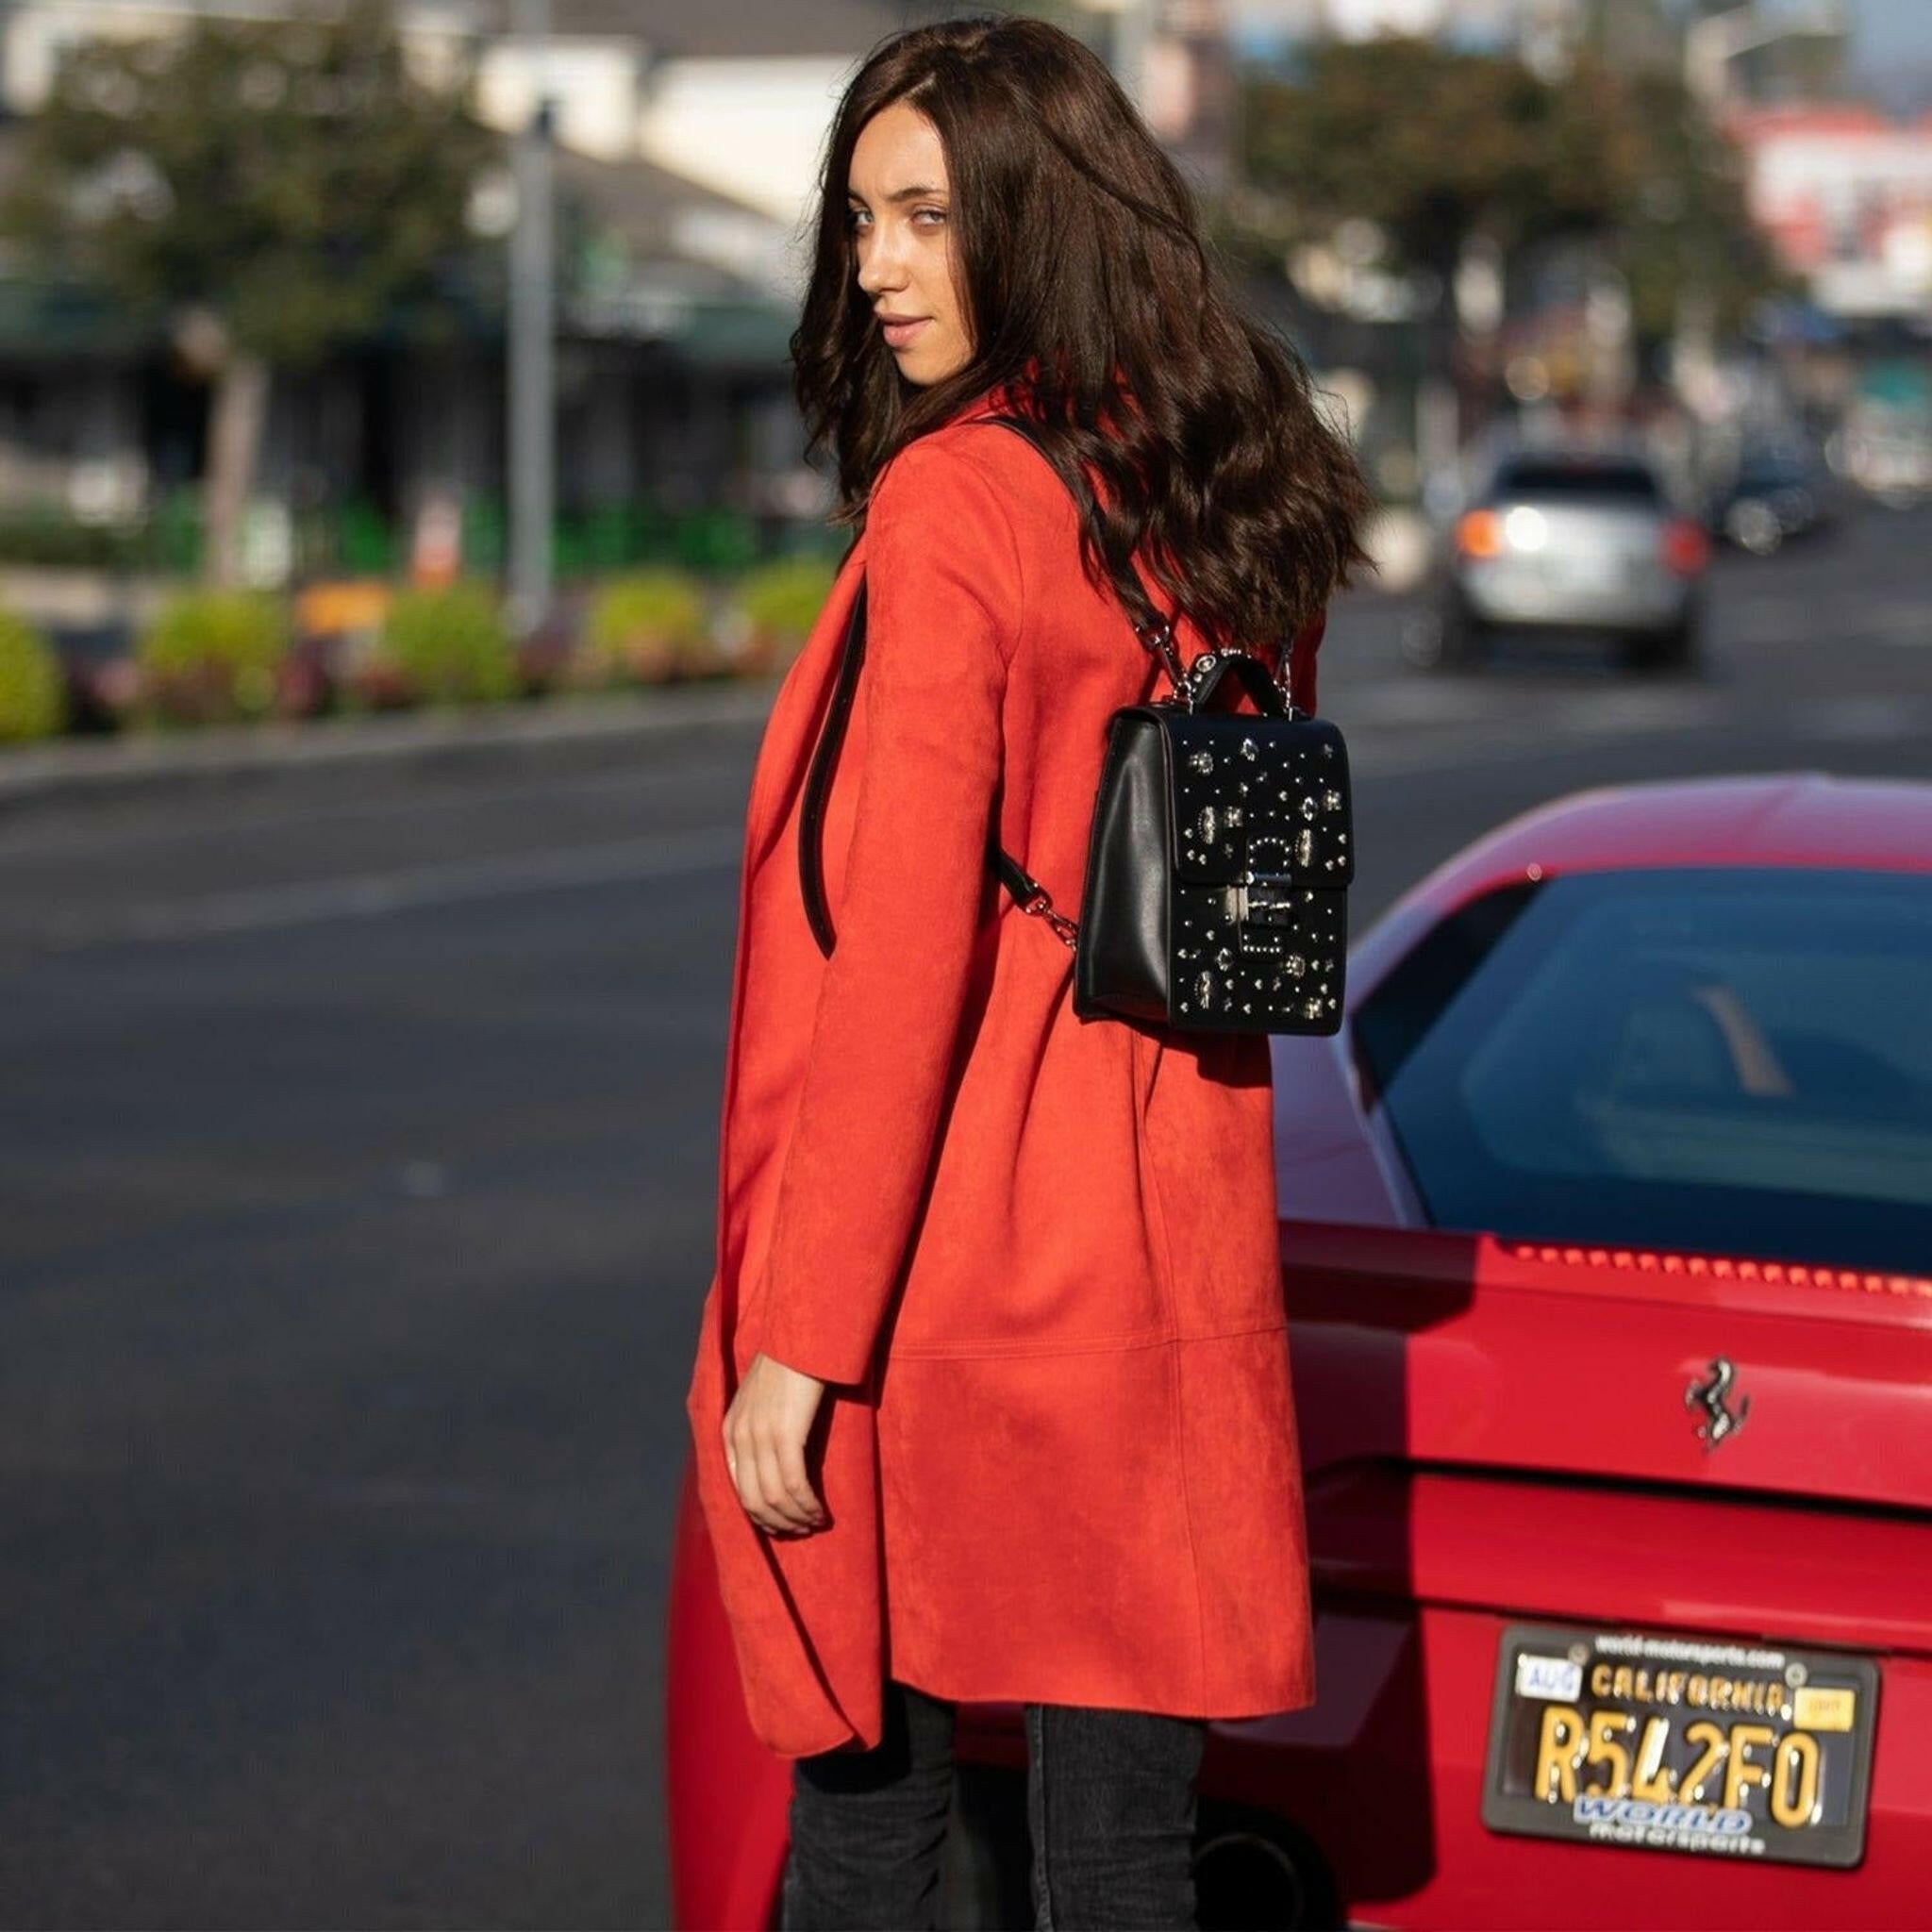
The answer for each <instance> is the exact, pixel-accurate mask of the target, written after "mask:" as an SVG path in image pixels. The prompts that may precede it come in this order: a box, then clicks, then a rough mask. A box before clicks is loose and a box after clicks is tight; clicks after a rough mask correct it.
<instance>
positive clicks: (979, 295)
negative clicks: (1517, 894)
mask: <svg viewBox="0 0 1932 1932" xmlns="http://www.w3.org/2000/svg"><path fill="white" fill-rule="evenodd" d="M792 347H793V352H794V358H795V361H796V368H797V383H798V391H799V396H800V400H801V403H802V406H803V408H804V410H805V414H806V419H807V423H808V428H809V430H810V434H811V443H812V446H813V447H814V448H820V447H829V449H830V450H831V452H832V453H833V454H834V456H835V457H836V458H837V463H838V474H839V482H840V487H841V494H842V508H841V519H842V520H843V521H846V522H850V523H860V522H862V525H863V527H862V530H861V532H860V534H859V535H858V539H857V541H856V542H855V544H854V546H853V548H852V550H851V551H850V552H849V553H848V555H847V557H846V559H845V562H844V565H843V567H842V568H841V572H840V575H839V577H838V580H837V583H836V585H835V587H834V589H833V591H832V594H831V596H830V598H829V600H828V601H827V604H826V606H825V608H824V611H823V613H822V614H821V616H820V619H819V621H818V624H817V625H815V627H814V629H813V631H812V634H811V637H810V639H809V640H808V643H807V645H806V648H805V650H804V651H803V653H802V654H801V656H800V657H799V658H798V659H797V661H796V662H795V663H794V665H793V666H792V668H791V672H790V673H789V674H788V675H787V677H786V679H785V681H784V684H783V686H782V688H781V689H780V691H779V693H778V696H777V699H776V702H775V704H774V709H773V712H772V716H771V720H770V723H769V724H768V726H767V728H766V733H765V738H764V741H763V744H762V746H761V748H760V751H759V755H758V766H757V771H756V774H755V775H754V778H753V781H752V788H751V796H750V801H749V805H748V809H747V825H746V835H745V858H744V872H743V878H742V883H741V901H740V908H739V944H738V955H737V961H736V968H735V974H734V984H733V991H732V1005H731V1021H730V1029H729V1044H728V1048H727V1060H726V1071H725V1077H724V1108H723V1121H722V1147H721V1158H720V1191H719V1230H718V1259H719V1265H718V1273H717V1274H716V1276H715V1278H714V1279H713V1281H712V1283H711V1287H710V1290H709V1291H708V1295H707V1297H706V1303H705V1309H704V1318H703V1328H702V1333H701V1336H700V1344H699V1351H698V1359H697V1363H696V1368H695V1372H694V1374H693V1376H692V1380H691V1391H690V1395H689V1398H688V1403H687V1407H688V1410H689V1414H690V1418H691V1427H692V1432H693V1439H694V1442H695V1447H696V1464H697V1482H698V1488H699V1494H700V1499H701V1502H702V1505H703V1507H704V1510H705V1515H706V1520H707V1524H708V1529H709V1533H710V1537H711V1541H712V1542H713V1544H714V1547H715V1550H716V1555H717V1560H718V1568H719V1576H720V1583H721V1589H722V1591H723V1593H724V1601H725V1607H726V1610H727V1613H728V1615H729V1618H730V1622H731V1626H732V1632H733V1639H734V1643H735V1646H736V1649H737V1655H738V1660H739V1666H740V1671H741V1676H742V1680H743V1685H744V1691H745V1699H746V1707H747V1710H748V1713H749V1715H750V1718H751V1722H752V1724H753V1726H754V1728H755V1729H756V1730H757V1732H758V1735H759V1737H760V1738H762V1739H763V1740H765V1741H766V1742H767V1743H768V1744H769V1745H770V1746H771V1747H772V1748H773V1749H774V1751H776V1752H778V1753H780V1754H781V1755H784V1756H789V1757H793V1758H795V1759H796V1764H795V1767H794V1776H793V1796H792V1802H791V1821H790V1822H791V1857H790V1862H789V1864H788V1868H787V1874H786V1883H785V1889H784V1890H785V1898H784V1912H785V1921H786V1923H787V1924H789V1925H791V1926H794V1927H798V1926H821V1925H824V1926H829V1925H839V1926H857V1925H916V1924H930V1923H931V1915H932V1912H933V1909H934V1892H935V1888H936V1884H937V1874H938V1860H939V1855H940V1851H941V1845H942V1842H943V1834H944V1824H945V1814H946V1800H947V1791H948V1782H949V1775H950V1752H951V1743H952V1722H953V1710H954V1707H955V1706H956V1705H957V1703H958V1701H959V1700H961V1699H970V1700H981V1699H996V1700H1005V1701H1012V1702H1018V1703H1021V1704H1024V1707H1025V1717H1026V1730H1027V1738H1028V1744H1029V1754H1030V1759H1029V1761H1030V1771H1029V1780H1028V1800H1029V1807H1030V1818H1031V1824H1032V1839H1033V1848H1034V1868H1033V1891H1034V1902H1035V1908H1036V1913H1037V1915H1038V1923H1039V1924H1042V1925H1069V1926H1071V1925H1084V1924H1108V1925H1129V1924H1162V1925H1167V1924H1191V1923H1192V1916H1193V1892H1192V1882H1191V1872H1190V1859H1189V1851H1190V1838H1191V1831H1192V1826H1193V1821H1194V1802H1195V1779H1196V1775H1197V1772H1198V1768H1199V1760H1200V1755H1201V1749H1202V1744H1203V1740H1204V1733H1205V1729H1206V1724H1207V1721H1208V1719H1210V1718H1217V1717H1225V1718H1232V1717H1242V1716H1254V1715H1258V1714H1261V1713H1265V1712H1270V1711H1276V1710H1283V1709H1289V1708H1292V1707H1296V1706H1299V1705H1301V1704H1303V1703H1305V1702H1307V1699H1308V1698H1309V1697H1310V1695H1311V1694H1312V1683H1311V1678H1312V1672H1311V1662H1310V1649H1309V1625H1308V1611H1307V1572H1306V1557H1305V1544H1304V1535H1303V1523H1302V1507H1301V1491H1300V1477H1299V1469H1298V1465H1297V1461H1296V1452H1295V1442H1294V1425H1293V1415H1292V1410H1291V1398H1290V1390H1289V1374H1288V1356H1287V1338H1286V1332H1285V1317H1284V1312H1283V1305H1282V1298H1281V1281H1280V1273H1279V1257H1278V1253H1277V1248H1276V1240H1277V1234H1276V1224H1275V1214H1274V1168H1273V1120H1272V1095H1271V1085H1270V1080H1271V1060H1270V1056H1269V1051H1268V1042H1267V1041H1266V1039H1265V1037H1263V1036H1259V1035H1211V1034H1201V1035H1193V1036H1188V1037H1170V1036H1167V1035H1165V1034H1164V1033H1163V1032H1161V1031H1160V1030H1158V1029H1154V1028H1149V1027H1141V1026H1137V1025H1133V1024H1126V1023H1124V1022H1120V1021H1115V1020H1099V1021H1093V1022H1082V1021H1079V1020H1076V1019H1075V1018H1074V1015H1073V1013H1072V1010H1071V1007H1070V1002H1069V992H1070V982H1071V977H1072V959H1073V955H1072V954H1071V953H1070V952H1069V951H1068V950H1067V948H1066V947H1065V946H1064V945H1062V944H1060V943H1059V942H1058V940H1057V938H1056V936H1055V932H1054V930H1053V929H1052V928H1051V927H1050V925H1049V924H1047V923H1046V922H1044V921H1043V920H1041V919H1037V918H1029V917H1027V916H1025V913H1024V909H1023V908H1021V907H1019V906H1018V905H1017V904H1016V903H1015V902H1014V901H1013V900H1012V899H1011V898H1009V897H1007V896H1006V895H1004V893H1003V892H1002V891H1001V889H1000V888H999V886H998V884H997V880H996V876H995V874H993V872H992V871H991V868H990V866H989V863H988V841H989V838H990V836H991V833H992V832H993V831H994V829H995V828H996V830H997V835H998V838H999V842H1000V843H1001V844H1002V845H1004V846H1005V847H1006V849H1007V850H1008V851H1009V852H1011V853H1012V854H1014V855H1015V857H1017V858H1019V860H1020V862H1021V863H1022V864H1023V865H1024V867H1025V868H1026V870H1027V871H1028V872H1029V873H1031V874H1033V875H1034V876H1035V877H1037V878H1038V879H1040V880H1041V882H1042V883H1043V884H1044V885H1045V886H1046V887H1047V889H1048V890H1049V891H1050V892H1051V894H1052V897H1053V900H1054V901H1055V902H1056V905H1057V907H1058V909H1060V910H1062V911H1064V912H1066V913H1069V914H1073V915H1077V911H1078V904H1077V902H1078V897H1079V891H1080V887H1081V882H1082V878H1083V874H1084V865H1085V858H1086V849H1087V835H1088V824H1089V814H1090V812H1091V807H1092V802H1093V796H1094V790H1095V786H1096V783H1097V781H1098V776H1099V769H1100V759H1101V755H1102V750H1103V741H1104V739H1105V735H1106V725H1107V720H1108V716H1109V715H1110V714H1111V713H1112V712H1113V711H1114V710H1115V709H1116V708H1119V707H1120V706H1122V705H1126V704H1133V703H1140V702H1144V701H1146V700H1148V699H1149V698H1152V697H1154V696H1157V695H1159V694H1160V691H1161V690H1162V689H1163V674H1162V673H1161V672H1160V670H1159V668H1158V661H1157V660H1156V659H1155V658H1153V657H1152V656H1151V655H1150V654H1149V653H1148V652H1147V651H1146V650H1144V649H1143V648H1142V647H1141V644H1140V643H1139V642H1138V641H1137V640H1136V637H1135V634H1134V630H1133V628H1132V625H1131V624H1130V621H1129V613H1128V611H1127V610H1126V609H1125V608H1124V606H1123V604H1122V601H1121V597H1120V595H1118V594H1116V591H1115V588H1114V586H1115V585H1116V584H1117V583H1121V584H1124V583H1126V582H1127V581H1128V579H1127V578H1126V575H1125V565H1126V563H1127V560H1128V559H1129V558H1133V560H1134V561H1135V562H1136V563H1137V564H1138V565H1139V566H1140V568H1141V572H1142V574H1143V575H1144V576H1145V578H1146V580H1147V581H1148V582H1149V584H1150V585H1152V586H1154V587H1156V589H1157V594H1158V595H1159V596H1160V597H1161V598H1162V599H1163V600H1164V604H1165V608H1166V609H1167V610H1168V611H1169V612H1177V616H1176V619H1175V635H1176V639H1177V641H1178V642H1179V644H1180V647H1181V650H1182V652H1183V654H1184V655H1185V656H1188V657H1192V656H1193V655H1194V654H1195V653H1196V652H1198V651H1200V650H1202V649H1205V648H1208V646H1209V645H1210V644H1216V643H1219V644H1227V643H1236V644H1243V645H1247V646H1249V647H1252V648H1255V649H1257V650H1258V651H1260V652H1261V653H1262V654H1263V655H1264V656H1269V657H1270V658H1271V662H1272V663H1274V662H1276V660H1274V658H1273V655H1272V654H1273V653H1274V651H1275V650H1276V649H1277V648H1278V647H1279V641H1280V640H1282V639H1285V638H1289V637H1291V636H1294V637H1295V638H1296V641H1297V643H1298V644H1299V645H1300V646H1301V649H1300V651H1299V652H1298V653H1297V663H1296V666H1295V670H1296V674H1297V677H1298V682H1299V695H1300V696H1301V697H1302V700H1303V702H1304V703H1309V702H1311V701H1312V695H1313V691H1312V671H1313V662H1312V658H1313V646H1314V644H1315V642H1316V641H1317V640H1318V639H1319V637H1320V632H1321V625H1322V612H1323V609H1324V605H1325V602H1326V599H1327V597H1328V595H1329V593H1330V591H1332V590H1333V589H1334V587H1335V586H1336V585H1337V584H1340V583H1345V582H1346V581H1347V573H1348V571H1349V569H1350V567H1351V566H1352V565H1353V564H1355V563H1357V562H1360V561H1363V560H1365V559H1364V558H1363V554H1362V552H1361V550H1360V549H1359V548H1358V546H1357V541H1356V535H1357V525H1358V522H1359V520H1360V518H1361V516H1362V515H1363V514H1364V512H1365V509H1366V507H1367V502H1368V497H1367V492H1366V490H1365V488H1364V486H1363V484H1362V482H1361V478H1360V475H1359V474H1358V472H1357V469H1356V467H1355V465H1354V462H1353V460H1352V458H1351V457H1350V454H1349V452H1348V449H1347V446H1346V444H1345V443H1344V442H1343V441H1341V440H1340V439H1339V438H1338V437H1337V436H1336V435H1335V434H1334V433H1332V432H1331V431H1330V430H1329V429H1328V428H1327V427H1326V426H1324V424H1323V422H1322V421H1321V419H1320V418H1319V417H1318V416H1317V414H1316V412H1315V410H1314V408H1312V406H1311V402H1310V396H1309V384H1308V379H1307V372H1306V370H1305V369H1304V368H1303V367H1302V366H1301V364H1300V363H1299V362H1298V361H1297V360H1296V358H1294V357H1293V355H1292V354H1291V352H1290V351H1288V350H1287V349H1286V348H1285V347H1284V346H1282V345H1281V344H1279V343H1278V342H1276V341H1274V340H1273V339H1272V338H1269V337H1267V336H1266V335H1264V334H1263V333H1261V332H1260V331H1259V330H1257V329H1256V328H1255V327H1254V326H1252V325H1250V324H1248V323H1246V322H1245V321H1243V320H1241V318H1240V317H1239V316H1238V315H1237V314H1236V313H1235V312H1234V311H1233V309H1232V308H1231V306H1230V304H1229V302H1228V300H1227V298H1226V297H1225V295H1224V292H1223V291H1222V289H1221V288H1220V286H1219V284H1218V283H1217V281H1216V280H1215V278H1214V276H1213V275H1212V274H1211V272H1210V264H1209V262H1208V258H1207V257H1206V255H1205V253H1204V251H1203V249H1202V247H1201V244H1200V242H1199V241H1198V239H1197V231H1196V227H1195V218H1194V215H1193V211H1192V208H1191V203H1190V199H1189V195H1188V192H1187V190H1186V188H1185V186H1184V184H1183V183H1182V181H1181V179H1180V177H1179V176H1178V175H1177V174H1176V173H1175V171H1174V168H1173V166H1172V164H1171V163H1170V162H1169V161H1168V160H1167V159H1166V158H1164V157H1163V156H1162V155H1161V153H1160V151H1159V150H1158V147H1157V146H1156V144H1155V143H1154V142H1153V140H1152V139H1151V137H1150V136H1149V134H1148V132H1147V130H1146V128H1145V126H1144V125H1142V123H1141V121H1140V119H1139V118H1138V116H1137V115H1136V114H1135V112H1134V110H1133V108H1132V107H1131V106H1130V105H1129V104H1128V102H1127V101H1126V99H1125V97H1124V95H1123V94H1122V93H1121V92H1120V90H1119V89H1118V88H1117V87H1116V86H1115V84H1114V82H1113V81H1112V79H1111V78H1110V77H1109V75H1108V73H1107V71H1106V69H1105V68H1104V67H1103V66H1102V65H1101V64H1100V62H1099V61H1098V60H1096V59H1095V58H1093V56H1092V55H1091V54H1090V53H1089V52H1088V51H1087V50H1086V49H1085V48H1084V47H1082V46H1081V45H1080V44H1079V42H1076V41H1074V40H1073V39H1072V38H1070V37H1069V36H1067V35H1065V34H1063V33H1061V32H1059V31H1058V30H1057V29H1055V28H1052V27H1050V26H1047V25H1043V24H1042V23H1040V22H1037V21H1031V20H1021V19H1006V20H1000V21H997V22H990V21H977V22H955V23H950V24H947V25H938V26H930V27H923V28H919V29H915V30H913V31H911V32H908V33H905V34H902V35H899V36H897V37H896V38H894V39H892V40H891V41H889V42H886V43H884V44H883V45H882V46H881V47H880V48H879V49H878V51H877V52H876V53H874V55H873V56H872V58H870V59H869V60H868V61H867V62H866V63H865V65H864V67H863V68H862V70H861V71H860V72H859V73H858V75H857V77H856V78H855V79H854V80H853V82H852V84H851V86H850V88H849V89H848V91H847V92H846V94H845V97H844V100H843V102H842V104H841V108H840V110H839V114H838V118H837V121H836V123H835V125H834V128H833V133H832V139H831V142H830V146H829V148H828V151H827V159H826V166H825V175H824V203H823V207H822V209H821V213H820V219H819V225H818V239H817V254H816V263H815V267H814V271H813V275H812V279H811V284H810V288H809V291H808V294H807V297H806V303H805V310H804V316H803V320H802V323H801V326H800V328H799V330H798V332H797V334H796V335H795V336H794V338H793V343H792ZM996 410H1007V411H1017V412H1024V413H1026V414H1028V415H1030V416H1032V417H1033V418H1034V419H1035V420H1036V422H1037V423H1039V424H1040V425H1041V434H1042V435H1043V436H1044V437H1045V438H1047V439H1049V441H1050V442H1051V444H1052V447H1053V450H1054V458H1053V460H1052V462H1051V463H1049V462H1048V461H1047V460H1044V459H1043V458H1042V455H1041V451H1040V450H1039V449H1036V448H1034V447H1030V446H1029V444H1028V442H1027V441H1026V440H1024V439H1023V438H1022V437H1020V436H1017V435H1015V434H1013V433H1012V432H1011V431H1009V430H1005V429H1002V428H1000V427H999V426H997V425H989V424H987V423H986V422H984V421H983V420H981V419H983V418H984V417H985V416H987V415H989V414H991V413H993V412H995V411H996ZM1057 472H1058V474H1056V473H1057ZM1081 475H1084V476H1085V477H1086V479H1087V480H1088V482H1090V483H1091V486H1092V488H1093V491H1095V492H1096V495H1095V507H1094V508H1093V510H1092V513H1091V516H1090V515H1089V514H1088V513H1087V511H1085V510H1084V509H1083V508H1082V507H1081V505H1080V504H1079V502H1077V501H1076V498H1075V496H1074V494H1073V493H1072V491H1070V489H1069V487H1068V486H1069V483H1070V482H1074V481H1076V480H1077V479H1078V478H1079V477H1080V476H1081ZM861 585H862V586H863V589H864V591H865V595H866V600H867V601H866V626H867V627H866V644H865V651H864V656H863V659H862V663H863V673H862V675H860V676H859V678H858V686H857V694H856V697H855V698H854V700H853V704H852V708H851V712H850V718H849V723H848V726H847V730H846V736H845V738H844V741H843V743H842V746H841V750H840V752H839V757H838V762H837V764H836V766H835V767H834V768H833V776H832V780H831V783H830V786H829V790H828V791H827V792H826V793H825V795H824V801H823V817H822V823H821V824H820V826H819V833H818V842H819V843H820V844H821V846H822V850H823V866H824V894H825V900H826V905H827V908H828V910H829V912H830V914H831V916H832V922H833V925H834V928H835V932H836V943H835V946H834V949H833V950H832V952H831V953H830V955H829V957H827V956H826V955H825V954H824V953H823V952H821V950H820V948H819V946H818V944H817V943H816V942H815V941H814V938H813V934H812V930H811V927H810V925H809V924H808V917H807V912H806V908H805V905H804V903H803V897H802V892H801V884H800V879H801V873H800V863H799V858H798V840H799V831H800V826H799V819H800V814H801V809H802V808H803V805H804V803H805V801H804V798H803V796H802V794H803V792H804V790H805V783H804V781H805V778H806V775H807V772H808V766H809V764H810V762H811V757H812V752H813V747H814V744H815V742H816V740H817V737H818V733H819V730H820V728H821V726H822V724H823V723H824V717H825V715H826V711H827V708H828V706H829V704H830V701H831V697H832V691H833V685H834V678H835V675H836V673H837V670H838V665H839V659H840V655H841V642H842V640H843V638H844V634H845V629H846V624H847V619H848V617H849V616H850V615H851V613H852V609H853V606H854V602H855V599H856V598H857V596H858V592H859V590H860V588H861Z"/></svg>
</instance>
